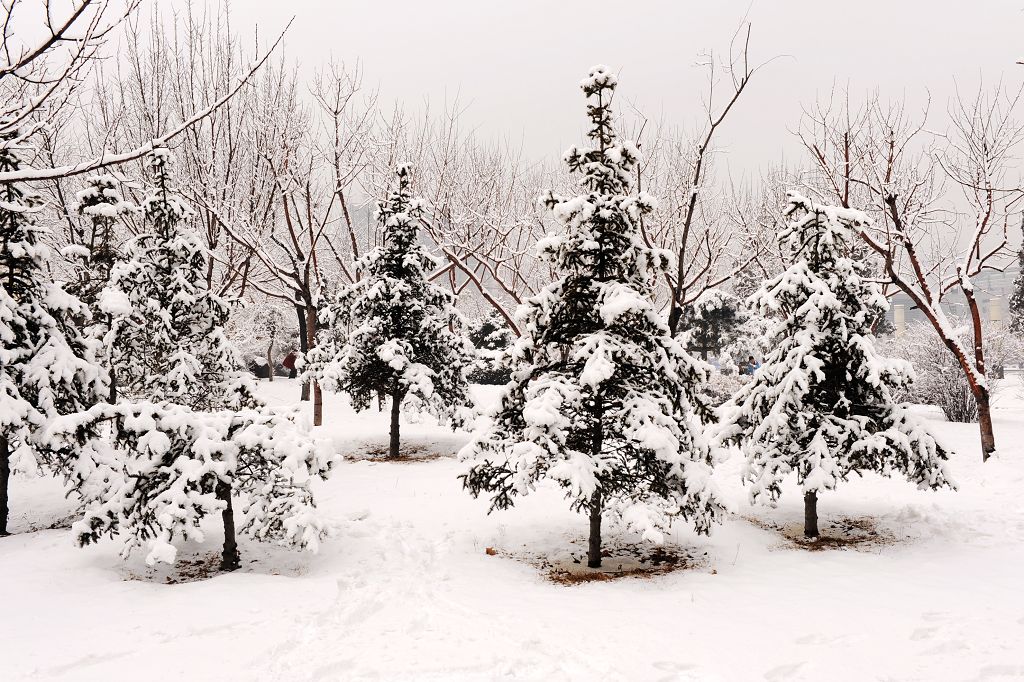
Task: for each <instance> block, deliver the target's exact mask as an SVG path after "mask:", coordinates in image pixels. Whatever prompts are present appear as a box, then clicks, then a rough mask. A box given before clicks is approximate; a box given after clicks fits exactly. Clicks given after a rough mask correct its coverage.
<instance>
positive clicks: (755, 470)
mask: <svg viewBox="0 0 1024 682" xmlns="http://www.w3.org/2000/svg"><path fill="white" fill-rule="evenodd" d="M786 215H787V216H789V217H790V222H789V224H788V225H787V226H786V227H785V228H784V229H783V231H782V232H781V233H780V235H779V241H780V243H782V244H783V245H784V246H785V247H786V248H788V249H789V251H790V253H791V254H792V256H793V258H792V262H793V265H791V266H790V267H789V268H788V269H787V270H786V271H785V272H783V273H782V274H780V275H778V276H776V277H774V278H772V279H770V280H768V281H766V282H765V283H764V284H763V285H762V286H761V288H760V289H759V290H758V291H757V292H756V293H755V294H754V295H753V296H752V297H751V298H752V300H754V301H756V303H757V304H758V306H759V308H760V310H761V312H762V314H763V315H764V317H765V318H768V319H771V320H772V321H773V323H772V326H771V329H770V330H769V333H768V335H767V338H768V340H769V342H770V343H769V345H770V347H771V348H772V350H771V351H769V352H768V354H767V356H766V357H765V359H764V363H763V365H762V367H761V368H760V369H759V370H758V371H757V372H755V374H754V377H753V380H752V381H751V382H750V383H747V384H745V385H744V386H742V387H741V388H740V390H739V391H738V392H737V394H736V395H735V396H733V398H732V400H730V401H729V402H728V403H726V404H725V405H723V406H722V407H721V408H720V410H719V412H720V415H721V421H720V423H719V424H718V425H717V427H716V431H717V435H718V438H719V439H721V440H723V441H725V442H732V443H737V444H739V445H740V446H741V447H742V450H743V453H744V456H745V457H746V460H747V467H746V472H745V477H746V480H747V482H748V483H749V484H750V486H751V499H752V500H756V499H758V498H761V497H765V498H768V499H770V500H776V499H777V498H778V497H779V495H780V494H781V493H782V487H781V482H782V479H783V478H784V477H786V476H787V475H788V474H790V473H795V474H796V478H797V482H798V483H799V484H800V485H801V486H802V488H803V492H804V503H805V527H804V533H805V534H806V535H807V536H809V537H815V536H817V535H818V525H817V499H818V493H819V492H820V491H823V490H832V489H834V488H835V487H836V486H837V485H838V484H839V483H840V482H841V481H845V480H847V479H848V478H849V476H850V475H851V474H855V473H856V474H859V473H862V472H865V471H873V472H875V473H878V474H881V475H884V476H891V475H892V474H894V473H901V474H903V475H905V476H906V477H907V478H908V479H909V480H910V481H912V482H913V483H915V484H917V485H918V487H920V488H932V489H935V488H940V487H943V486H950V485H951V484H950V482H949V478H948V474H947V472H946V468H945V459H946V453H945V452H944V451H943V450H942V448H941V447H939V446H938V445H937V444H936V442H935V440H934V439H933V438H932V436H931V435H930V434H929V433H928V431H927V429H926V428H925V426H924V424H923V423H922V422H921V421H919V420H918V419H916V418H915V417H914V416H913V415H911V413H910V412H909V411H908V410H907V409H906V407H905V406H904V405H902V404H900V403H899V402H898V400H897V397H896V394H897V393H898V392H899V391H901V390H904V387H905V386H906V385H907V384H908V382H909V381H910V367H909V365H908V364H907V363H905V362H903V361H900V360H889V359H887V358H884V357H882V356H880V355H879V354H878V352H877V351H876V350H875V344H874V337H873V336H872V334H871V328H872V325H873V323H874V322H875V320H877V318H878V315H879V313H880V312H884V311H885V309H886V306H887V305H888V302H887V301H886V299H885V297H884V296H882V293H881V291H880V290H879V288H878V286H877V285H876V284H874V283H873V282H872V281H871V279H870V277H869V276H868V274H867V267H866V265H865V263H864V262H863V261H862V260H859V259H856V258H855V257H853V255H852V249H851V240H852V239H854V236H853V232H852V230H853V229H855V228H856V227H858V226H859V225H863V224H865V223H867V222H868V218H867V217H866V216H865V215H864V214H863V213H861V212H860V211H855V210H852V209H843V208H836V207H833V206H822V205H818V204H812V203H811V202H810V201H809V200H807V199H806V198H804V197H802V196H800V195H798V194H795V193H790V198H789V204H788V206H787V207H786Z"/></svg>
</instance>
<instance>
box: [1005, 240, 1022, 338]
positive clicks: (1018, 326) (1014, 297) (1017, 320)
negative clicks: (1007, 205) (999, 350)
mask: <svg viewBox="0 0 1024 682" xmlns="http://www.w3.org/2000/svg"><path fill="white" fill-rule="evenodd" d="M1021 237H1022V241H1021V245H1020V250H1019V251H1018V252H1017V267H1018V271H1017V278H1016V279H1015V280H1013V293H1012V294H1010V301H1009V303H1010V325H1009V327H1010V331H1011V332H1013V333H1014V334H1016V335H1017V336H1024V220H1022V221H1021Z"/></svg>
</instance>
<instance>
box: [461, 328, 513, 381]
mask: <svg viewBox="0 0 1024 682" xmlns="http://www.w3.org/2000/svg"><path fill="white" fill-rule="evenodd" d="M466 336H467V337H468V338H469V342H470V343H472V344H473V347H474V348H475V349H476V359H475V360H474V362H473V369H472V371H470V373H469V380H470V381H471V382H473V383H474V384H507V383H508V381H509V379H511V378H512V377H511V374H510V373H509V368H508V363H507V362H506V361H505V352H506V350H507V349H508V348H509V346H511V345H512V340H513V339H514V338H515V334H513V333H512V329H511V328H509V326H508V324H507V323H506V322H505V319H504V318H503V317H502V316H501V315H499V314H498V313H497V312H493V311H492V312H490V313H488V314H487V315H484V316H483V317H480V318H478V319H476V320H473V321H472V322H471V323H470V324H469V325H468V326H467V328H466Z"/></svg>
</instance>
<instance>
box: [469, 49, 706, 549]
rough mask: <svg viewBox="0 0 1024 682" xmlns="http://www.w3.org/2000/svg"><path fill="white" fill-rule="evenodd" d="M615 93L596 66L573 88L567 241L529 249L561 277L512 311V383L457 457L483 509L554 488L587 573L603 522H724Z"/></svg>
mask: <svg viewBox="0 0 1024 682" xmlns="http://www.w3.org/2000/svg"><path fill="white" fill-rule="evenodd" d="M615 84H616V81H615V76H613V75H612V74H610V73H609V72H608V71H606V70H605V68H604V67H594V68H593V69H592V70H591V72H590V75H589V76H588V77H587V78H586V79H585V80H584V81H583V82H582V88H583V91H584V93H585V94H586V97H587V112H588V115H589V116H590V119H591V129H590V132H589V133H588V137H589V138H590V140H591V142H592V143H593V146H592V147H589V148H582V149H579V148H573V149H570V150H569V151H568V152H567V153H566V155H565V160H566V163H567V164H568V166H569V169H570V170H571V171H572V172H573V173H576V174H578V175H579V176H582V177H581V190H582V191H581V193H580V194H578V195H576V196H559V195H556V194H555V193H553V192H549V193H547V195H545V197H544V203H545V205H546V206H547V207H548V208H549V209H550V210H551V211H552V213H553V215H554V217H555V219H556V220H557V221H558V222H559V223H560V224H561V225H562V226H563V228H564V232H562V233H559V234H552V235H549V236H548V237H547V238H545V239H542V240H541V241H540V243H539V244H538V251H539V252H540V254H541V256H542V257H543V258H545V259H546V260H548V261H549V262H550V263H552V265H553V266H554V267H555V268H556V269H557V270H558V271H559V272H560V274H561V279H559V280H558V281H556V282H554V283H553V284H551V285H549V286H547V287H546V288H544V289H543V290H542V291H541V292H540V293H539V294H538V295H536V296H534V297H532V298H530V299H528V300H527V301H525V303H524V304H523V306H522V307H521V308H520V311H519V313H518V316H519V318H520V319H521V320H522V325H521V328H522V329H523V336H522V337H521V338H520V339H519V340H518V341H517V342H516V344H515V345H514V346H513V347H512V349H511V350H510V351H509V357H510V360H511V363H512V380H511V382H510V383H509V384H508V386H507V387H506V389H505V392H504V394H503V395H502V397H501V401H500V404H499V405H498V406H497V408H496V410H495V411H494V413H493V414H492V415H491V423H490V425H489V427H487V428H486V429H485V430H484V431H482V432H481V433H478V434H477V435H476V436H475V438H474V440H473V442H471V443H470V444H469V445H467V446H466V448H465V449H464V450H463V452H462V456H463V457H464V458H465V459H467V460H471V461H472V464H471V466H470V468H469V470H468V471H467V473H466V474H465V475H464V476H463V484H464V486H465V487H466V489H467V490H469V492H470V493H471V494H472V495H474V496H478V495H480V494H481V493H487V494H489V495H491V509H492V510H494V509H506V508H508V507H510V506H512V504H513V498H514V497H515V496H517V495H525V494H527V493H529V492H530V491H531V490H533V489H534V487H535V486H536V485H537V482H538V481H539V480H540V479H544V478H547V479H551V480H553V481H555V482H556V483H557V484H558V485H559V486H561V487H562V489H563V490H564V492H565V495H566V497H567V498H568V499H569V503H570V506H571V507H572V509H574V510H576V511H580V512H585V513H587V514H588V516H589V517H590V543H589V551H588V565H589V566H591V567H597V566H600V565H601V523H602V517H603V516H605V515H608V516H610V517H612V518H613V519H615V520H618V521H620V522H621V523H622V524H623V525H624V526H626V527H627V528H633V529H635V530H636V531H638V532H639V533H641V534H642V535H643V536H644V537H645V538H647V539H649V540H653V541H661V540H662V539H663V533H664V531H665V529H666V527H667V526H668V524H669V523H671V522H672V521H673V520H675V519H688V520H690V521H691V522H692V523H693V524H694V526H695V527H696V529H697V531H698V532H701V533H706V532H708V531H709V529H710V527H711V525H712V524H713V523H714V522H715V521H717V520H718V519H719V517H720V515H721V513H722V506H721V503H720V502H719V500H718V497H717V495H716V493H715V489H714V486H713V484H712V482H711V478H710V476H711V466H712V450H711V448H710V447H709V445H708V443H707V442H706V441H705V439H704V437H703V432H702V427H701V423H700V419H699V418H698V414H697V410H698V409H701V408H703V403H701V401H700V397H699V396H700V391H701V388H700V387H701V384H702V383H703V381H704V380H705V376H704V365H703V363H699V362H696V361H694V360H693V358H691V357H690V356H689V355H688V354H687V353H686V351H685V350H684V349H683V347H682V346H681V345H680V343H679V342H678V341H677V340H676V339H674V338H673V337H672V334H671V332H670V331H669V329H668V325H667V324H666V323H665V321H664V319H663V318H662V316H661V315H660V314H659V313H658V310H657V306H656V305H655V303H654V301H653V300H652V298H651V290H652V284H653V282H654V281H655V280H656V279H657V278H659V277H661V276H662V275H663V273H664V272H665V271H666V270H668V269H670V268H671V267H672V255H671V254H670V253H669V252H667V251H665V250H661V249H653V248H650V247H648V246H646V245H645V243H644V240H643V238H642V237H641V235H640V231H639V228H638V221H639V219H640V216H641V215H643V214H644V213H646V212H648V211H650V210H651V207H652V199H651V198H650V197H648V196H647V195H644V194H634V193H633V192H632V179H633V177H634V173H635V169H636V165H637V162H638V158H639V153H638V151H637V149H636V147H635V146H633V145H632V144H628V143H623V142H620V141H619V140H618V139H617V137H616V135H615V132H614V130H613V119H612V111H611V106H610V105H611V100H612V95H613V92H614V89H615ZM705 409H706V408H705Z"/></svg>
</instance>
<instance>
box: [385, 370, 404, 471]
mask: <svg viewBox="0 0 1024 682" xmlns="http://www.w3.org/2000/svg"><path fill="white" fill-rule="evenodd" d="M401 410H402V392H401V390H400V389H399V388H398V387H397V386H396V387H395V389H394V390H393V391H392V392H391V444H390V446H389V447H388V457H391V458H392V459H394V458H395V457H398V447H399V444H400V442H399V429H400V428H401V425H400V418H401Z"/></svg>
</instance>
